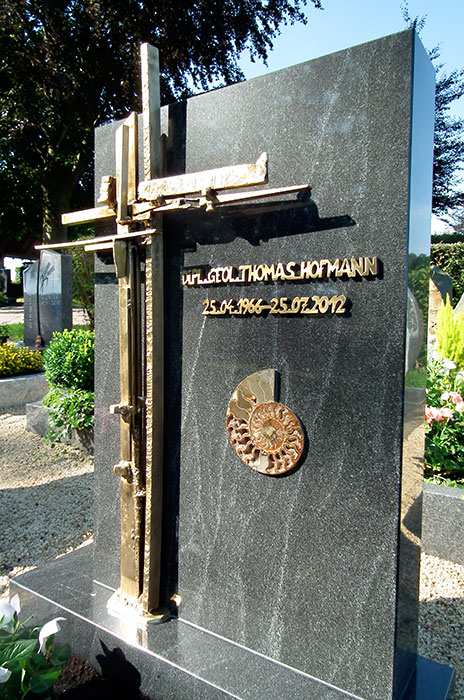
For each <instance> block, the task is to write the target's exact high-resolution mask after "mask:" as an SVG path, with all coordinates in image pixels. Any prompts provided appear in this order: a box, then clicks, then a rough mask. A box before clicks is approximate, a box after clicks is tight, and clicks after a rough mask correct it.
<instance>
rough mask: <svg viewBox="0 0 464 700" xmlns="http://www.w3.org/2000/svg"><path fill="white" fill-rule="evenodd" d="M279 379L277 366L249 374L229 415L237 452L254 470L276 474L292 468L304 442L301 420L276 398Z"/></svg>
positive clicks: (229, 432)
mask: <svg viewBox="0 0 464 700" xmlns="http://www.w3.org/2000/svg"><path fill="white" fill-rule="evenodd" d="M276 379H277V372H276V370H275V369H263V370H261V372H255V373H254V374H250V375H249V376H248V377H246V378H245V379H244V380H243V381H242V382H240V384H239V385H238V387H237V388H236V389H235V391H234V393H233V394H232V396H231V397H230V401H229V405H228V406H227V415H226V428H227V435H228V436H229V442H230V444H231V445H232V447H233V449H234V451H235V453H236V454H237V456H238V457H240V459H241V460H242V462H243V463H244V464H246V465H247V466H248V467H251V468H252V469H254V470H255V471H257V472H261V473H262V474H269V475H273V476H275V475H277V474H283V473H284V472H288V471H289V470H290V469H293V467H295V466H296V465H297V464H298V461H299V459H300V457H301V453H302V452H303V446H304V435H303V430H302V427H301V424H300V421H299V420H298V418H297V417H296V416H295V414H294V413H293V411H291V410H290V409H289V408H287V406H284V405H283V404H281V403H277V402H276V401H275V400H274V399H275V398H276V397H275V394H276Z"/></svg>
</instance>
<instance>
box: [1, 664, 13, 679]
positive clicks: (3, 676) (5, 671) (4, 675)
mask: <svg viewBox="0 0 464 700" xmlns="http://www.w3.org/2000/svg"><path fill="white" fill-rule="evenodd" d="M10 676H11V671H9V670H8V669H7V668H3V666H0V683H6V682H7V680H8V678H9V677H10Z"/></svg>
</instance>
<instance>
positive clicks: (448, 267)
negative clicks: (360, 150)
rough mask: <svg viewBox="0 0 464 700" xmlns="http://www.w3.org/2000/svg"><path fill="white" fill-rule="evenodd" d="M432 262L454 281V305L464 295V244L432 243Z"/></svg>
mask: <svg viewBox="0 0 464 700" xmlns="http://www.w3.org/2000/svg"><path fill="white" fill-rule="evenodd" d="M430 257H431V262H432V264H433V265H436V266H437V267H439V268H440V270H441V271H442V272H446V274H447V275H449V276H450V277H451V279H452V280H453V305H455V304H456V303H457V302H458V301H459V299H460V298H461V296H462V295H463V294H464V243H432V248H431V255H430Z"/></svg>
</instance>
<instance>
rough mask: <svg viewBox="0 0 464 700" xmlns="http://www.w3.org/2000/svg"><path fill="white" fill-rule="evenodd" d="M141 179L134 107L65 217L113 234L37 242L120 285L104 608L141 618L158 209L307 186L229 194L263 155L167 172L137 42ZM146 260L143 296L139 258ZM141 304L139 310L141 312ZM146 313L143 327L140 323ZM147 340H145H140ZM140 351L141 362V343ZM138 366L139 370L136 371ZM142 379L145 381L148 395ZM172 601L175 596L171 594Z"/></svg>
mask: <svg viewBox="0 0 464 700" xmlns="http://www.w3.org/2000/svg"><path fill="white" fill-rule="evenodd" d="M141 68H142V106H143V109H142V124H143V163H144V173H143V179H142V180H141V181H140V182H139V181H138V177H137V156H138V135H137V115H136V113H135V112H133V113H132V114H131V115H130V116H129V117H128V118H127V119H126V120H125V121H124V123H123V124H122V125H121V126H120V127H119V128H118V130H117V132H116V173H115V176H106V177H104V178H103V180H102V184H101V190H100V195H99V198H98V204H99V205H100V206H97V207H95V208H93V209H87V210H82V211H77V212H72V213H67V214H63V215H62V223H63V224H65V225H73V224H81V223H87V222H91V221H98V220H109V221H111V220H115V222H116V225H117V229H116V230H117V232H116V234H114V235H110V236H100V237H97V238H95V239H92V240H90V241H89V240H85V241H77V242H76V241H74V242H71V243H58V244H55V245H46V246H37V247H38V248H67V247H72V246H79V245H82V246H84V249H85V250H94V251H98V250H104V249H112V250H113V256H114V261H115V266H116V274H117V277H118V285H119V336H120V385H121V400H120V403H119V404H116V405H114V406H111V408H110V410H111V412H112V413H115V414H119V415H120V423H121V443H120V461H119V463H118V464H117V465H116V466H115V467H114V472H115V474H116V475H117V476H118V477H119V478H120V481H121V579H120V581H121V583H120V589H119V590H118V591H117V593H116V594H115V596H113V597H112V600H110V603H109V607H110V609H112V610H116V611H117V613H118V614H119V615H121V616H128V617H130V618H131V619H135V621H136V623H137V624H138V625H139V626H142V627H143V626H144V624H146V622H147V621H150V620H157V621H162V620H163V619H166V617H167V616H168V615H169V611H166V610H161V609H160V578H161V571H160V567H161V563H160V562H161V525H162V480H163V420H164V405H163V404H164V377H163V374H164V356H163V346H164V339H163V324H164V318H163V298H164V296H163V222H162V214H163V213H164V212H168V211H169V212H172V211H184V210H186V209H198V208H203V209H205V210H206V211H211V210H213V209H215V208H216V207H220V206H224V205H228V204H231V203H238V202H241V201H249V200H252V199H261V198H263V197H273V196H275V195H279V194H286V193H296V192H300V191H302V190H307V189H308V185H298V186H291V187H283V188H277V189H266V190H259V191H252V192H245V193H244V192H231V190H234V189H237V188H242V187H250V186H252V185H258V184H263V183H266V182H267V154H266V153H263V154H262V155H261V156H260V157H259V158H258V160H257V161H256V163H251V164H242V165H235V166H229V167H225V168H218V169H216V170H205V171H202V172H197V173H187V174H183V175H176V176H171V177H163V172H162V157H161V149H160V91H159V59H158V50H157V49H155V48H154V47H152V46H150V45H149V44H143V45H142V46H141ZM141 261H144V262H145V298H144V299H142V298H141V288H142V285H141V280H140V263H141ZM142 306H144V313H142ZM142 318H145V328H144V329H143V328H142ZM143 337H144V338H145V343H144V344H143V343H142V338H143ZM143 345H145V358H144V361H142V347H143ZM142 367H144V368H145V377H142ZM143 386H145V387H146V392H145V394H146V395H145V396H143V395H142V393H143ZM173 602H174V603H175V604H177V602H178V598H177V596H173Z"/></svg>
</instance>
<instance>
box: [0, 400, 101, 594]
mask: <svg viewBox="0 0 464 700" xmlns="http://www.w3.org/2000/svg"><path fill="white" fill-rule="evenodd" d="M2 410H3V413H2V414H1V415H0V523H1V526H0V597H1V596H4V595H6V594H7V588H8V576H15V575H17V574H20V573H22V572H24V571H27V570H29V569H31V568H33V567H35V566H37V565H38V564H40V563H41V562H44V561H50V560H52V559H55V557H57V556H59V555H61V554H65V553H66V552H69V551H71V550H73V549H75V548H76V547H78V546H80V545H83V544H85V543H88V542H89V541H91V537H92V508H93V493H92V481H93V458H92V457H90V456H88V455H86V454H84V453H83V452H81V451H80V450H78V449H77V448H76V447H71V446H67V445H62V444H59V443H57V444H56V445H51V444H50V443H47V442H44V441H43V439H42V438H41V437H40V436H39V435H35V434H33V433H28V432H26V429H25V427H26V415H25V409H24V408H19V409H18V408H17V409H8V408H7V409H2Z"/></svg>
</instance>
